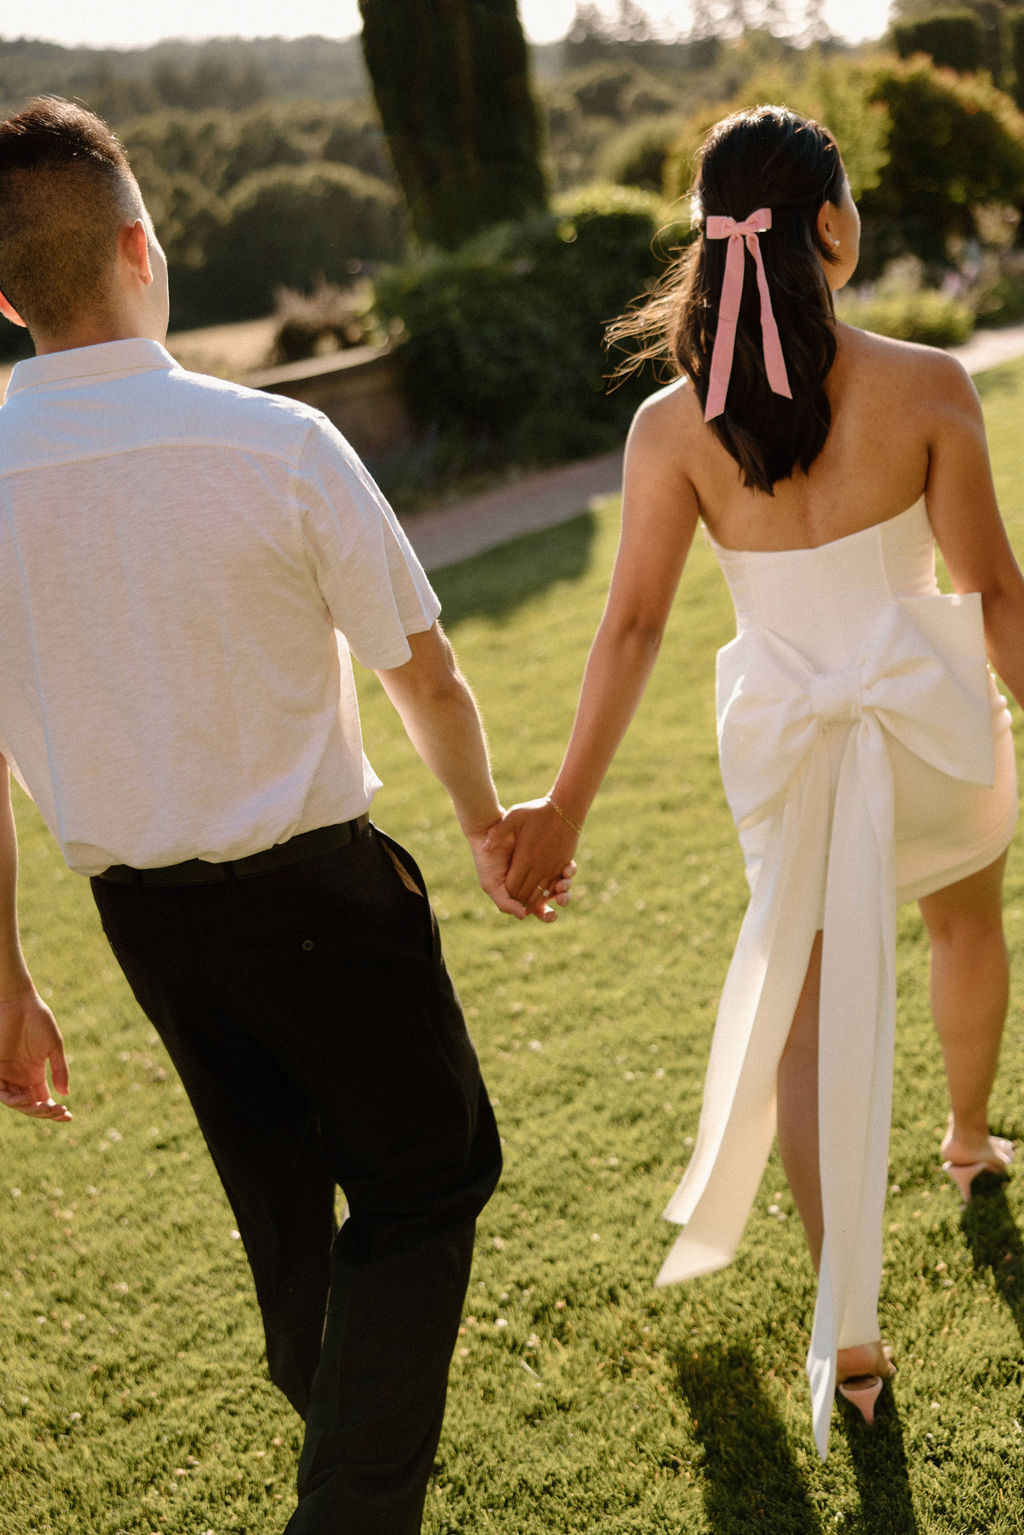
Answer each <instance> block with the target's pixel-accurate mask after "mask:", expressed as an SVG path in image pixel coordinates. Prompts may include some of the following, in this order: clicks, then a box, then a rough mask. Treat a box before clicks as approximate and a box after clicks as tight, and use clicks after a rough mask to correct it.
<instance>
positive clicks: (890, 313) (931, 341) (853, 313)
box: [836, 288, 974, 346]
mask: <svg viewBox="0 0 1024 1535" xmlns="http://www.w3.org/2000/svg"><path fill="white" fill-rule="evenodd" d="M836 313H837V314H838V316H839V318H840V319H841V320H845V321H846V322H847V323H848V324H850V325H856V326H859V328H860V329H861V330H872V331H875V332H876V333H877V334H878V335H880V336H892V337H894V338H895V339H896V340H897V341H919V342H922V343H923V344H925V345H927V346H957V345H959V344H960V343H961V342H964V341H967V340H969V339H970V336H971V334H972V332H973V330H974V314H973V311H972V310H971V306H970V305H969V304H966V303H964V301H963V300H962V299H957V298H951V297H950V296H949V295H948V294H945V293H940V292H938V291H937V290H936V289H934V288H926V289H922V290H921V291H920V292H918V293H879V294H876V295H875V296H874V297H871V298H860V297H858V296H857V295H856V294H840V295H839V296H838V297H837V300H836Z"/></svg>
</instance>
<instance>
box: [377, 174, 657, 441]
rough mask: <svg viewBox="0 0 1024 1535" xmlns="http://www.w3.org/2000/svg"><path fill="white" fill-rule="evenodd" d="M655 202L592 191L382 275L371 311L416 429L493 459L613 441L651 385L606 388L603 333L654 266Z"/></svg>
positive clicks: (615, 191) (651, 276)
mask: <svg viewBox="0 0 1024 1535" xmlns="http://www.w3.org/2000/svg"><path fill="white" fill-rule="evenodd" d="M660 211H661V205H660V203H658V202H657V200H656V199H654V198H651V197H648V196H645V195H644V194H642V193H639V192H633V191H627V190H626V189H624V188H603V189H596V190H592V191H589V192H585V193H580V194H578V195H577V196H576V197H574V198H572V199H571V200H567V201H563V202H562V203H561V204H560V205H559V207H558V209H557V211H556V212H553V213H551V214H544V215H541V216H539V217H537V218H534V219H531V220H529V221H527V222H526V223H522V224H507V225H501V226H498V227H496V228H494V229H493V230H490V231H488V232H487V233H486V234H484V235H482V236H480V237H479V238H478V239H476V240H474V241H473V242H471V243H470V244H469V245H466V246H464V247H463V248H462V249H461V250H459V251H456V252H453V253H451V254H441V253H437V252H435V253H430V254H427V255H425V256H422V257H420V258H418V259H416V260H414V261H411V262H409V263H407V264H406V265H404V266H402V267H398V268H394V269H392V270H390V271H387V272H385V273H382V274H381V275H380V276H379V277H378V279H377V282H376V302H377V309H378V312H379V314H380V315H381V316H382V318H383V319H384V321H385V322H394V321H400V322H401V324H402V326H403V328H404V339H403V340H402V342H401V348H402V353H403V356H404V359H405V364H406V378H407V392H408V400H409V405H410V408H411V410H412V412H413V414H414V416H415V417H416V419H417V420H418V422H419V423H420V426H421V428H422V429H423V430H424V431H425V432H429V431H431V430H434V431H438V432H440V433H441V435H442V436H443V435H445V434H447V433H455V434H457V435H459V436H460V438H462V439H465V438H467V437H468V438H471V439H473V440H475V441H476V442H477V443H478V445H479V448H480V452H481V455H482V456H483V455H484V454H486V455H487V456H488V457H489V458H490V459H491V461H492V462H493V461H494V460H495V458H496V457H500V458H501V459H504V460H505V461H510V460H515V461H518V462H544V461H551V460H557V459H563V458H570V457H574V456H577V455H581V454H585V453H590V452H597V451H599V450H600V449H602V448H604V447H607V446H610V445H611V443H613V442H614V441H616V440H618V437H619V434H620V433H621V431H622V429H623V427H624V426H625V424H626V423H627V422H628V420H629V417H630V415H631V414H632V411H633V410H634V409H635V407H636V404H637V402H638V400H639V398H640V397H641V395H642V394H643V393H645V392H648V391H649V389H650V387H651V381H650V380H647V381H646V382H645V383H642V384H640V383H632V384H630V385H626V386H623V387H621V388H619V389H617V390H614V391H613V392H611V393H609V391H608V388H607V379H606V375H607V374H608V373H609V372H610V371H611V368H610V364H609V362H608V359H607V358H606V356H605V354H604V351H603V344H602V342H603V331H604V327H605V325H606V324H607V322H608V321H609V320H611V319H613V318H614V317H615V316H616V315H617V314H618V313H619V312H620V311H621V310H622V309H623V308H624V307H625V306H626V305H627V303H628V302H629V300H630V299H631V298H633V297H634V296H635V295H636V294H638V293H639V292H641V291H642V290H644V289H645V288H648V287H650V286H651V285H652V283H653V282H654V281H655V280H656V279H657V277H658V276H659V274H660V270H661V263H660V262H659V260H658V259H657V257H656V256H655V255H654V254H653V252H652V242H653V240H654V236H655V233H656V230H657V227H658V223H659V213H660Z"/></svg>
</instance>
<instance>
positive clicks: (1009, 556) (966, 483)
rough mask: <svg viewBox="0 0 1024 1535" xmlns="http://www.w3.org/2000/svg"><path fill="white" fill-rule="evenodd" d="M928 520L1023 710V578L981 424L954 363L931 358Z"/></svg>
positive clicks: (972, 392)
mask: <svg viewBox="0 0 1024 1535" xmlns="http://www.w3.org/2000/svg"><path fill="white" fill-rule="evenodd" d="M932 366H933V367H935V368H936V371H937V374H938V382H939V383H940V386H941V387H940V389H939V390H938V391H937V393H936V401H937V403H936V406H935V409H934V413H933V416H934V419H933V424H932V426H931V430H930V434H929V435H930V441H929V467H928V484H927V491H926V494H927V505H928V517H929V520H930V521H931V525H932V530H933V531H934V533H935V538H936V541H937V543H938V546H939V548H940V550H941V551H942V557H943V559H944V560H945V562H946V567H947V569H948V570H949V574H950V579H951V580H952V583H953V589H954V591H957V592H980V593H981V602H982V611H983V613H984V616H985V644H986V648H987V651H988V658H989V661H990V662H991V663H992V667H993V669H994V670H995V671H996V672H997V674H998V675H999V676H1000V677H1001V678H1002V680H1003V682H1004V683H1005V685H1006V686H1007V687H1008V688H1009V690H1010V692H1011V693H1012V694H1013V696H1014V698H1015V699H1016V700H1017V702H1018V704H1020V705H1021V706H1022V707H1024V576H1022V574H1021V571H1020V567H1019V566H1018V564H1017V560H1016V558H1015V556H1014V553H1013V550H1012V548H1011V547H1010V541H1009V539H1008V537H1007V535H1006V529H1005V527H1004V526H1003V520H1002V518H1001V516H1000V515H999V507H998V504H997V502H996V493H995V487H994V485H993V483H992V469H991V465H990V463H989V456H988V445H987V443H986V440H985V423H984V419H983V417H982V412H981V402H980V400H979V399H978V395H977V392H976V391H975V388H974V385H973V384H972V383H971V380H970V379H969V378H968V376H967V374H966V373H965V372H964V370H963V369H962V368H961V367H960V365H959V363H956V362H954V361H953V360H952V359H951V358H947V357H941V358H936V359H935V362H934V363H933V364H932Z"/></svg>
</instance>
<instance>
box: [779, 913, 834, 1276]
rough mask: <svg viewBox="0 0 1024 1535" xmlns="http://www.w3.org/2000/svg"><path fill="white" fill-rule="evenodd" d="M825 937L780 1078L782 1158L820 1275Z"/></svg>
mask: <svg viewBox="0 0 1024 1535" xmlns="http://www.w3.org/2000/svg"><path fill="white" fill-rule="evenodd" d="M820 990H821V934H820V933H818V934H817V936H816V937H815V940H814V946H813V948H812V949H811V957H810V961H809V962H808V965H807V975H806V978H805V979H804V984H803V990H802V991H801V993H800V1000H799V1002H798V1003H797V1005H796V1012H795V1013H794V1014H793V1023H792V1027H791V1028H790V1031H789V1038H788V1039H787V1040H786V1044H785V1048H784V1049H783V1052H782V1058H781V1060H780V1061H779V1075H778V1137H779V1154H780V1155H781V1157H782V1165H783V1167H784V1168H785V1172H786V1179H787V1182H788V1183H789V1187H790V1190H791V1192H792V1195H793V1198H794V1199H795V1200H796V1207H797V1210H798V1212H799V1215H800V1219H801V1221H802V1222H803V1227H804V1232H805V1233H806V1236H807V1245H808V1247H809V1248H810V1250H811V1261H812V1262H813V1264H814V1269H815V1272H817V1270H818V1265H819V1263H820V1261H821V1243H822V1237H823V1234H824V1226H823V1221H822V1214H821V1171H820V1168H819V1165H818V997H819V993H820Z"/></svg>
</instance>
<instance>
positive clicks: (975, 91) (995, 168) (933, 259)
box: [860, 59, 1024, 271]
mask: <svg viewBox="0 0 1024 1535" xmlns="http://www.w3.org/2000/svg"><path fill="white" fill-rule="evenodd" d="M865 83H866V85H867V95H868V100H869V101H871V102H873V103H875V104H877V105H880V106H884V107H885V109H886V111H887V113H888V117H889V122H890V129H889V144H888V148H889V156H888V161H887V163H886V165H885V167H884V169H883V171H882V173H881V175H880V177H879V179H878V183H877V185H876V186H874V187H871V188H870V189H868V190H867V191H866V192H865V193H864V195H863V197H862V198H861V202H860V209H861V215H862V217H863V219H864V222H865V233H866V235H869V236H870V237H871V241H872V246H871V248H869V246H868V244H867V242H865V248H864V253H865V256H866V257H867V256H869V255H870V257H871V259H872V261H873V263H874V267H875V269H880V267H881V266H882V265H884V264H885V262H886V261H888V260H889V259H891V258H892V257H893V256H895V255H899V254H901V253H902V251H905V250H910V251H913V252H914V254H915V255H917V256H919V257H921V259H922V260H924V261H925V262H928V263H931V264H932V265H937V264H941V263H942V262H943V261H945V260H946V258H947V246H948V242H949V240H950V238H951V237H952V236H954V235H971V234H975V233H976V232H977V225H976V219H975V214H976V210H977V209H978V208H979V207H983V206H985V205H986V204H1004V205H1005V204H1008V205H1011V206H1012V205H1017V204H1018V203H1019V202H1020V200H1021V198H1022V197H1024V118H1022V117H1021V115H1020V114H1019V113H1018V112H1017V110H1016V108H1015V107H1014V105H1013V102H1012V101H1011V100H1010V98H1009V97H1008V96H1006V95H1005V94H1004V93H1003V92H1002V91H999V90H997V89H996V88H995V86H993V85H992V84H991V83H990V82H989V81H988V80H987V79H986V77H985V76H983V75H976V76H972V77H969V78H968V77H960V76H955V75H952V74H949V73H948V72H946V71H940V70H937V69H935V68H934V67H933V66H932V65H930V64H928V63H926V62H925V61H924V60H923V59H913V60H911V61H910V62H908V63H903V64H897V63H887V62H885V61H882V62H880V63H879V64H878V65H877V66H874V67H871V68H869V69H868V70H867V71H866V75H865ZM872 225H873V226H874V231H873V232H872V230H871V228H870V226H872ZM865 270H866V271H867V270H868V268H867V267H865Z"/></svg>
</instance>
